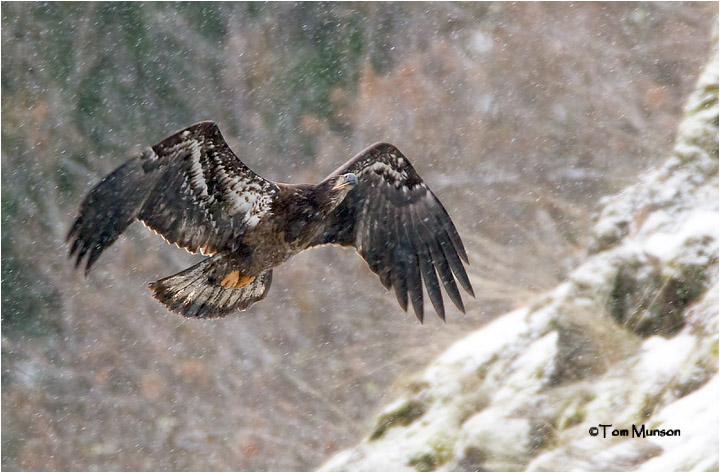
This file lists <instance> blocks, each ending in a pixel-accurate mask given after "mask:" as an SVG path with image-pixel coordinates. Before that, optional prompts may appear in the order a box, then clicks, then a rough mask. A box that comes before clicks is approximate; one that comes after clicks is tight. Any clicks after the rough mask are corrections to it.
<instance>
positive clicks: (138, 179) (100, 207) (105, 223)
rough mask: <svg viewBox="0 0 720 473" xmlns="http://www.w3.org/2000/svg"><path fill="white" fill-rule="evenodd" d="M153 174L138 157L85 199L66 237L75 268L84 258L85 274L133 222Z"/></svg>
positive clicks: (111, 175)
mask: <svg viewBox="0 0 720 473" xmlns="http://www.w3.org/2000/svg"><path fill="white" fill-rule="evenodd" d="M154 179H155V175H154V174H153V173H147V172H145V170H144V169H143V165H142V161H141V158H140V157H137V158H134V159H131V160H130V161H128V162H127V163H125V164H123V165H122V166H120V167H119V168H117V169H116V170H115V171H113V172H112V173H111V174H109V175H108V176H107V177H105V179H103V180H102V181H101V182H100V183H99V184H98V185H97V186H96V187H95V188H94V189H93V190H92V191H91V192H90V193H89V194H88V196H87V197H86V198H85V201H84V202H83V203H82V206H81V207H80V215H79V216H78V217H77V219H76V220H75V223H73V226H72V228H70V231H69V232H68V235H67V240H68V241H71V240H72V247H71V248H70V254H69V256H70V257H71V258H72V257H73V256H74V255H75V254H77V256H76V260H75V267H78V266H80V264H81V263H82V261H83V258H85V257H86V256H87V259H86V263H85V273H86V274H87V272H88V271H90V267H91V266H92V265H93V263H94V262H95V261H96V260H97V259H98V257H100V254H101V253H102V252H103V251H104V250H105V248H107V247H109V246H110V245H112V244H113V243H114V242H115V240H117V238H118V237H119V236H120V234H121V233H122V232H124V231H125V229H126V228H127V227H128V225H130V223H132V222H133V220H135V218H136V217H137V215H138V213H139V212H140V209H141V208H142V206H143V203H144V202H145V200H146V199H147V197H148V194H149V193H150V190H151V189H152V183H153V182H154V181H153V180H154Z"/></svg>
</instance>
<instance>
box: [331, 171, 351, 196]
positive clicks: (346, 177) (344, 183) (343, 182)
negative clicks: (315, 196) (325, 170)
mask: <svg viewBox="0 0 720 473" xmlns="http://www.w3.org/2000/svg"><path fill="white" fill-rule="evenodd" d="M357 183H358V178H357V176H356V175H355V174H353V173H351V172H349V173H347V174H341V175H340V176H337V177H336V178H335V180H334V182H333V187H332V189H330V190H331V191H333V192H337V191H340V190H342V189H346V190H345V194H347V193H348V191H349V190H350V189H352V188H353V187H355V186H356V185H357Z"/></svg>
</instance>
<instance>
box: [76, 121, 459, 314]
mask: <svg viewBox="0 0 720 473" xmlns="http://www.w3.org/2000/svg"><path fill="white" fill-rule="evenodd" d="M136 219H137V220H140V221H142V222H143V223H144V224H145V225H146V226H148V227H149V228H150V229H152V230H153V231H155V232H156V233H158V234H160V235H161V236H162V237H163V238H165V240H167V241H168V242H170V243H175V244H176V245H178V246H179V247H182V248H184V249H186V250H188V251H190V252H193V253H196V252H202V253H203V254H206V255H210V257H209V258H207V259H205V260H203V261H201V262H200V263H198V264H196V265H195V266H193V267H191V268H188V269H186V270H184V271H182V272H180V273H178V274H175V275H173V276H170V277H167V278H164V279H161V280H159V281H156V282H154V283H152V284H151V285H150V287H151V289H152V290H153V293H154V296H155V297H156V298H157V299H158V300H160V301H161V302H162V303H163V304H165V305H166V306H167V307H168V308H170V309H171V310H173V311H175V312H179V313H181V314H183V315H185V316H194V317H217V316H223V315H226V314H228V313H229V312H231V311H233V310H235V309H240V310H244V309H246V308H248V307H249V306H250V305H252V304H253V303H255V302H257V301H259V300H261V299H263V298H264V297H265V295H266V293H267V290H268V289H269V287H270V283H271V281H272V269H273V268H274V267H275V266H278V265H280V264H281V263H283V262H284V261H286V260H287V259H289V258H290V257H292V256H293V255H295V254H297V253H299V252H300V251H302V250H304V249H306V248H310V247H313V246H316V245H321V244H328V243H334V244H339V245H343V246H354V247H355V248H356V249H357V250H358V252H359V253H360V254H361V255H362V256H363V258H365V260H366V261H367V263H368V265H369V266H370V269H371V270H373V271H374V272H375V273H377V274H378V275H379V276H380V280H381V282H382V283H383V285H384V286H385V287H386V288H388V289H389V288H390V287H394V288H395V292H396V295H397V298H398V301H399V303H400V305H401V306H402V308H403V309H404V310H407V304H408V296H409V298H410V301H411V303H412V305H413V308H414V309H415V313H416V315H417V316H418V318H419V319H420V320H421V321H422V318H423V303H422V298H423V291H422V281H423V280H424V282H425V286H426V288H427V291H428V295H429V296H430V300H431V301H432V303H433V306H434V307H435V309H436V311H437V312H438V314H439V315H440V316H441V317H443V318H444V307H443V301H442V295H441V293H440V283H442V285H443V287H445V290H446V292H447V293H448V295H449V296H450V298H451V299H452V300H453V302H454V303H455V305H456V306H457V307H458V308H459V309H460V310H464V307H463V304H462V299H461V298H460V293H459V292H458V289H457V286H456V284H455V279H456V278H457V280H458V281H459V282H460V284H461V285H462V286H463V288H465V290H466V291H468V292H469V293H470V294H472V287H471V285H470V281H469V279H468V277H467V273H466V272H465V268H464V266H463V262H462V261H465V262H466V263H467V255H466V254H465V249H464V248H463V245H462V241H461V240H460V237H459V236H458V234H457V231H456V230H455V226H454V225H453V223H452V221H451V220H450V217H449V216H448V214H447V212H446V211H445V209H444V208H443V207H442V204H440V202H439V201H438V200H437V198H436V197H435V196H434V195H433V193H432V192H431V191H430V190H429V189H428V188H427V186H426V185H425V184H424V182H423V181H422V179H421V178H420V176H418V175H417V173H416V172H415V170H414V169H413V167H412V166H411V165H410V163H409V162H408V161H407V158H405V156H403V155H402V153H400V151H399V150H398V149H397V148H395V147H394V146H393V145H390V144H387V143H379V144H376V145H373V146H371V147H369V148H368V149H366V150H365V151H363V152H362V153H360V154H359V155H358V156H356V157H355V158H353V159H351V160H350V161H348V162H347V163H345V164H344V165H343V166H342V167H340V168H339V169H338V170H336V171H335V172H333V173H332V174H330V176H328V177H327V178H326V179H325V180H323V181H322V182H321V183H320V184H317V185H311V184H283V183H276V182H272V181H269V180H266V179H264V178H262V177H260V176H258V175H257V174H255V173H254V172H253V171H251V170H250V169H249V168H247V167H246V166H245V165H244V164H243V163H242V161H240V159H239V158H238V157H237V156H236V155H235V154H234V153H233V152H232V150H231V149H230V147H229V146H228V145H227V143H226V142H225V140H224V139H223V137H222V135H221V134H220V131H219V129H218V127H217V125H216V124H215V123H213V122H201V123H198V124H195V125H193V126H191V127H189V128H186V129H185V130H182V131H180V132H178V133H176V134H174V135H172V136H170V137H168V138H166V139H165V140H163V141H162V142H160V143H158V144H157V145H155V146H152V147H150V148H147V149H146V150H145V151H144V152H143V153H142V154H141V155H140V156H138V157H135V158H133V159H131V160H129V161H128V162H126V163H125V164H123V165H122V166H120V167H119V168H118V169H116V170H115V171H114V172H112V173H111V174H110V175H108V176H107V177H106V178H105V179H103V180H102V181H101V182H100V184H98V185H97V186H96V187H95V188H94V189H93V190H92V191H91V192H90V194H89V195H88V196H87V197H86V199H85V201H84V202H83V204H82V207H81V209H80V215H79V216H78V218H77V220H76V221H75V223H74V224H73V227H72V228H71V230H70V232H69V234H68V240H71V241H72V248H71V251H70V253H71V255H73V254H75V253H77V260H76V263H77V264H78V265H79V264H80V263H81V262H82V260H83V258H85V257H87V263H86V272H87V271H89V269H90V267H91V266H92V265H93V263H94V262H95V261H96V260H97V258H98V257H99V256H100V254H101V253H102V251H103V250H104V249H105V248H107V247H108V246H110V245H111V244H112V243H113V242H114V241H115V240H116V239H117V237H118V236H119V235H120V234H121V233H122V232H123V231H124V230H125V229H126V228H127V226H128V225H129V224H130V223H132V222H133V221H134V220H136ZM461 260H462V261H461ZM438 278H439V279H438Z"/></svg>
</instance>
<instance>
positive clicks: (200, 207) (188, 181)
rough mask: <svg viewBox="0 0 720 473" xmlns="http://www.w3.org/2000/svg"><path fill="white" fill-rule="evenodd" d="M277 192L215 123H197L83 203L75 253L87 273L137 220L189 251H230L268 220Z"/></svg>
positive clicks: (127, 166) (74, 239) (110, 178)
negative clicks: (265, 218)
mask: <svg viewBox="0 0 720 473" xmlns="http://www.w3.org/2000/svg"><path fill="white" fill-rule="evenodd" d="M277 191H278V187H277V185H276V184H275V183H273V182H271V181H268V180H266V179H264V178H262V177H261V176H259V175H257V174H256V173H254V172H253V171H252V170H250V169H249V168H248V167H247V166H245V164H243V162H242V161H240V159H239V158H238V157H237V156H236V155H235V153H233V151H232V150H231V149H230V147H229V146H228V144H227V142H226V141H225V139H224V138H223V136H222V134H221V133H220V130H219V128H218V126H217V124H215V123H214V122H211V121H205V122H200V123H196V124H195V125H192V126H190V127H188V128H186V129H184V130H181V131H179V132H177V133H175V134H174V135H172V136H170V137H168V138H166V139H165V140H163V141H161V142H160V143H158V144H156V145H154V146H152V147H149V148H147V149H146V150H145V151H144V152H143V153H142V154H141V155H140V156H137V157H135V158H133V159H131V160H129V161H128V162H126V163H125V164H123V165H122V166H120V167H119V168H118V169H116V170H115V171H114V172H112V173H111V174H109V175H108V176H107V177H105V178H104V179H103V180H102V181H101V182H100V183H99V184H98V185H97V186H96V187H95V188H94V189H93V190H92V191H90V193H89V194H88V196H87V197H86V198H85V201H84V202H83V203H82V206H81V207H80V213H79V216H78V217H77V219H76V220H75V223H74V224H73V226H72V228H71V229H70V232H69V233H68V240H70V241H72V248H71V250H70V254H71V256H72V255H75V254H76V255H77V256H76V264H77V265H79V264H80V263H81V262H82V260H83V258H84V257H86V256H87V260H86V261H87V262H86V266H85V268H86V272H87V271H88V270H89V269H90V267H91V266H92V264H93V263H94V262H95V261H96V260H97V258H98V257H99V256H100V254H101V253H102V252H103V250H104V249H105V248H107V247H108V246H110V245H111V244H112V243H113V242H114V241H115V240H116V239H117V238H118V236H120V234H121V233H122V232H123V231H125V229H126V228H127V226H128V225H129V224H130V223H132V222H133V221H134V220H135V219H138V220H141V221H142V222H143V223H145V224H146V225H147V226H148V227H150V228H151V229H152V230H154V231H155V232H157V233H159V234H160V235H162V236H163V238H165V240H167V241H168V242H170V243H175V244H177V245H178V246H180V247H183V248H185V249H187V250H188V251H191V252H198V251H201V252H203V253H205V254H213V253H217V252H227V253H232V252H233V251H235V250H236V249H237V245H239V244H240V241H241V238H240V237H241V236H242V235H243V234H244V233H245V232H246V231H247V230H248V229H250V228H253V227H254V226H255V225H257V223H258V222H259V220H260V219H262V218H264V217H265V216H266V215H269V214H270V208H271V205H272V202H273V200H274V199H275V196H276V195H277Z"/></svg>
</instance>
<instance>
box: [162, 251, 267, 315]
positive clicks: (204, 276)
mask: <svg viewBox="0 0 720 473" xmlns="http://www.w3.org/2000/svg"><path fill="white" fill-rule="evenodd" d="M231 269H232V263H231V262H228V261H226V260H225V259H223V258H222V256H220V255H216V256H213V257H210V258H207V259H205V260H203V261H201V262H200V263H198V264H196V265H195V266H192V267H190V268H188V269H186V270H184V271H181V272H179V273H177V274H174V275H172V276H168V277H166V278H163V279H160V280H158V281H155V282H154V283H151V284H150V289H151V290H152V291H153V296H154V297H155V299H157V300H159V301H160V302H162V303H163V304H165V306H167V308H168V309H170V310H171V311H173V312H176V313H178V314H181V315H184V316H185V317H198V318H214V317H223V316H226V315H228V314H229V313H230V312H233V311H234V310H245V309H247V308H248V307H250V306H251V305H253V304H254V303H256V302H258V301H260V300H262V299H264V298H265V296H266V295H267V291H268V289H270V284H271V282H272V270H268V271H265V272H264V273H261V274H259V275H258V276H256V277H255V279H254V280H253V281H252V282H251V283H249V284H248V285H247V286H245V287H243V288H241V289H233V288H230V287H225V286H222V285H221V284H220V283H221V281H222V279H223V276H224V275H225V274H227V272H229V271H230V270H231Z"/></svg>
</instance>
